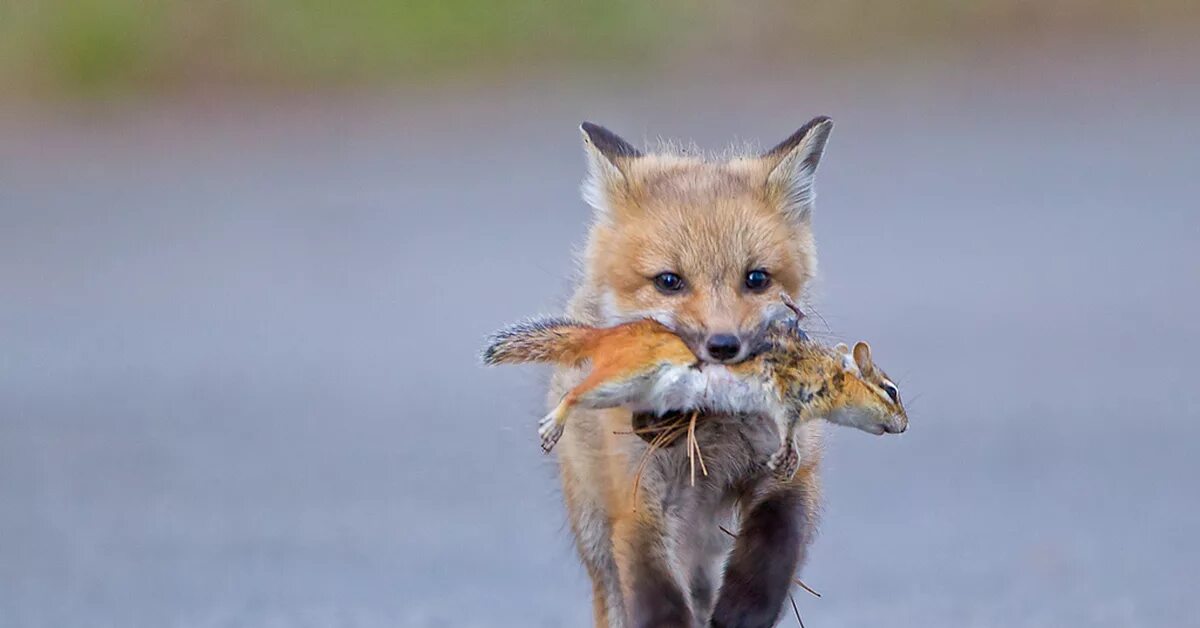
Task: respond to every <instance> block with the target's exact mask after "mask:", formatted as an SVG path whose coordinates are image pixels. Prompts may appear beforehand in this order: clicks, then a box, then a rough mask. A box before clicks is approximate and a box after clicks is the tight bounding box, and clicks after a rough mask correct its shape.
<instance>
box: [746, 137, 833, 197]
mask: <svg viewBox="0 0 1200 628" xmlns="http://www.w3.org/2000/svg"><path fill="white" fill-rule="evenodd" d="M831 131H833V120H832V119H830V118H828V117H826V116H818V117H816V118H813V119H812V120H809V121H808V123H807V124H805V125H804V126H802V127H800V129H799V130H798V131H796V132H795V133H793V134H792V135H791V137H789V138H787V139H786V140H783V141H782V142H780V143H779V144H778V145H777V146H775V148H772V149H771V150H769V151H767V152H766V153H763V155H762V157H761V159H762V160H763V161H765V162H766V163H767V167H768V168H770V171H769V172H768V174H767V189H768V191H769V192H770V193H771V194H773V195H776V197H777V198H778V199H779V202H780V204H781V205H782V207H783V210H784V211H785V212H786V213H787V214H788V215H789V216H791V217H793V218H795V219H797V220H808V218H809V216H811V214H812V207H813V199H814V198H815V197H816V192H815V191H814V189H813V179H814V178H815V176H816V174H817V164H819V163H820V162H821V155H822V154H824V152H825V143H826V142H827V141H828V140H829V133H830V132H831Z"/></svg>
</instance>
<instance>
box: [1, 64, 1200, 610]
mask: <svg viewBox="0 0 1200 628" xmlns="http://www.w3.org/2000/svg"><path fill="white" fill-rule="evenodd" d="M1172 58H1173V59H1175V60H1178V57H1172ZM1170 61H1171V60H1170V59H1167V60H1162V59H1158V58H1156V57H1153V56H1145V55H1143V56H1136V55H1135V56H1132V57H1126V56H1122V55H1119V54H1115V53H1114V55H1113V56H1110V57H1093V56H1087V55H1084V56H1080V57H1079V58H1076V59H1071V58H1064V59H1062V60H1058V61H1055V62H1054V63H1049V62H1047V61H1045V60H1043V59H1038V58H1025V59H1016V60H1013V61H1012V65H1011V66H1007V65H1002V64H998V63H990V64H989V63H981V64H976V65H972V66H964V67H963V68H958V69H955V68H948V69H944V70H938V71H931V70H929V69H928V68H927V69H926V70H921V71H918V70H909V71H904V70H895V69H893V70H889V71H886V72H884V71H877V72H864V73H859V74H851V75H846V74H842V75H838V76H828V77H820V76H817V77H808V76H791V75H790V74H788V73H786V72H784V73H780V74H779V75H778V76H776V77H774V78H769V77H767V76H745V75H741V76H730V77H729V78H728V79H727V80H716V79H712V78H704V79H703V80H701V79H700V78H695V77H693V79H686V78H684V79H677V80H674V81H663V82H655V81H645V80H643V81H641V82H634V83H633V84H626V85H621V86H615V84H613V83H603V84H591V83H589V82H587V81H583V80H580V79H579V78H578V77H576V78H575V79H572V80H571V81H567V82H565V83H556V82H552V81H543V82H531V83H529V84H527V85H509V86H505V87H503V88H495V89H489V88H459V89H448V90H445V91H444V92H438V93H436V94H433V95H430V94H428V93H425V94H422V95H420V96H415V95H407V94H405V93H403V92H400V93H390V94H383V95H379V94H376V95H364V96H359V97H351V98H344V99H335V98H329V99H303V98H300V99H294V100H289V101H287V102H282V101H275V100H271V101H267V102H239V103H231V102H228V101H225V100H219V99H214V100H212V101H208V100H205V99H203V98H196V99H192V100H188V101H186V102H157V103H138V104H136V105H134V106H131V107H128V108H119V109H102V110H95V109H91V108H89V109H86V110H67V109H48V110H45V111H40V112H30V111H27V110H26V111H22V112H15V113H14V112H9V113H6V114H5V115H4V116H3V119H2V120H0V626H6V627H8V626H11V627H63V626H88V627H93V626H94V627H102V626H114V627H122V628H132V627H136V626H147V627H149V626H154V627H159V626H186V627H203V626H256V627H271V626H363V627H375V626H420V627H425V626H429V627H434V626H523V627H524V626H580V625H585V624H586V623H587V621H588V620H589V614H590V601H589V597H588V595H589V594H588V591H589V588H588V585H587V582H586V578H585V576H584V574H583V572H582V570H581V569H580V567H579V566H578V565H577V563H576V562H575V558H574V555H573V550H572V548H571V545H570V540H569V536H568V534H567V532H566V530H565V529H564V525H563V524H564V517H563V514H562V508H561V505H560V502H559V496H558V488H557V480H556V476H555V472H554V465H553V462H552V460H550V459H548V458H546V457H544V456H542V455H541V453H540V452H539V450H538V447H537V440H536V437H535V423H536V420H537V417H538V416H540V414H541V394H542V393H541V390H542V385H543V380H544V376H545V373H543V372H538V371H536V370H535V369H498V370H484V369H482V368H481V367H479V366H478V365H477V361H476V352H477V350H478V349H479V347H480V344H481V340H482V338H483V336H484V335H485V334H486V333H488V332H489V331H491V330H493V329H494V328H496V327H498V326H500V325H502V324H505V323H507V322H510V321H512V320H514V319H517V318H520V317H522V316H526V315H529V314H533V313H537V312H539V311H540V312H554V311H556V310H557V309H558V308H559V307H561V304H562V302H563V300H564V299H565V297H566V296H567V295H568V294H569V291H570V285H571V284H570V277H571V275H572V273H573V269H574V266H573V262H572V258H571V252H572V249H573V247H576V246H578V244H579V243H580V241H581V238H582V235H583V232H584V228H585V225H586V221H587V219H588V213H587V210H586V208H585V207H584V205H583V203H582V202H580V201H579V200H578V190H577V186H578V182H579V180H580V178H581V175H582V171H583V159H582V155H581V151H580V146H579V140H578V135H577V131H576V128H575V127H576V125H577V124H578V123H579V121H580V120H583V119H592V120H596V121H598V122H602V123H605V124H607V125H608V126H610V127H611V128H613V129H614V130H617V131H618V132H620V133H622V134H624V135H625V136H626V137H628V138H630V139H633V140H640V139H642V138H647V137H649V138H652V137H655V136H658V135H660V134H661V135H663V136H667V137H685V138H690V139H694V140H695V141H696V142H697V143H698V144H699V145H701V146H704V147H707V148H713V149H719V148H722V147H724V146H726V145H727V144H728V142H729V141H730V140H731V139H737V140H738V141H741V140H742V139H747V138H749V139H753V140H756V141H757V142H758V143H760V144H762V145H770V144H773V143H774V142H776V141H778V140H779V139H781V138H783V137H785V136H786V135H787V134H789V133H790V132H791V131H792V130H794V129H795V128H796V127H798V126H799V125H800V124H802V123H803V122H804V121H805V120H807V119H808V118H809V117H811V116H813V115H816V114H830V115H833V116H834V117H835V119H836V121H837V128H836V130H835V131H834V135H833V137H832V140H831V142H830V145H829V150H828V152H827V154H826V159H825V161H824V162H823V164H822V170H821V172H820V174H819V179H818V187H819V189H820V194H821V196H820V199H819V201H818V207H817V213H816V217H815V221H816V229H817V237H818V242H819V245H820V251H821V279H820V281H819V282H818V284H817V286H816V287H815V290H814V301H815V303H816V305H817V309H818V311H819V312H820V313H821V315H822V316H823V318H824V319H825V321H827V323H828V331H829V332H831V333H833V334H835V335H838V336H840V337H843V338H845V339H850V340H853V339H858V338H867V339H870V340H871V341H872V344H873V345H874V348H875V351H876V353H877V356H878V357H879V359H880V361H881V362H883V363H886V364H887V365H888V369H889V370H890V371H891V372H892V373H893V374H894V375H896V376H897V378H898V379H899V380H900V384H901V389H902V390H903V391H904V394H905V395H906V397H907V398H908V399H909V400H911V406H912V409H911V416H912V426H911V429H910V430H909V432H908V433H906V434H904V435H903V436H901V437H896V438H887V439H876V438H872V437H868V436H866V435H864V434H861V433H858V432H851V431H848V430H832V431H831V435H832V438H831V441H832V442H831V444H830V448H829V453H828V456H827V460H828V463H827V465H826V467H825V470H824V477H825V482H826V492H827V508H826V512H825V516H824V523H823V528H822V534H821V536H820V538H819V539H818V541H817V543H816V545H815V547H814V550H813V554H812V559H811V561H810V563H809V565H808V567H807V569H806V570H805V572H804V579H805V581H807V582H808V583H809V584H810V585H812V586H813V587H815V588H816V589H818V590H819V591H821V592H822V593H823V594H824V597H823V598H821V599H815V598H811V597H808V596H806V595H798V596H797V601H798V602H799V604H800V607H801V610H802V612H803V614H804V618H805V623H806V625H808V626H809V627H810V628H813V627H815V628H823V627H824V628H831V627H833V626H878V625H888V626H894V627H904V626H913V627H918V626H920V627H925V626H955V627H963V626H1084V625H1086V626H1197V625H1200V623H1197V622H1198V621H1200V620H1198V619H1197V618H1200V598H1197V596H1196V594H1195V584H1196V579H1195V570H1196V565H1197V563H1198V562H1200V535H1198V534H1197V531H1200V500H1198V495H1200V492H1198V491H1197V489H1196V487H1195V486H1194V482H1195V481H1196V479H1197V478H1200V455H1198V454H1200V386H1197V379H1198V378H1200V369H1197V367H1196V364H1197V361H1196V358H1195V354H1196V352H1197V350H1200V246H1197V242H1198V241H1200V201H1198V200H1197V199H1200V176H1198V174H1197V173H1198V170H1197V169H1198V167H1200V148H1198V147H1200V123H1197V118H1196V112H1197V111H1200V86H1198V85H1197V83H1196V82H1195V81H1194V80H1192V81H1191V82H1190V83H1189V82H1188V81H1186V80H1183V79H1184V77H1185V76H1186V71H1185V70H1186V69H1187V68H1188V67H1190V68H1191V70H1190V71H1191V72H1194V68H1195V66H1194V64H1193V65H1191V66H1188V65H1187V64H1176V65H1172V64H1171V62H1170ZM980 66H982V67H980ZM1172 68H1177V69H1178V71H1176V70H1175V69H1172ZM1194 76H1195V75H1194V74H1192V77H1193V78H1194ZM792 621H793V620H791V619H785V620H784V622H783V624H784V625H790V623H791V622H792Z"/></svg>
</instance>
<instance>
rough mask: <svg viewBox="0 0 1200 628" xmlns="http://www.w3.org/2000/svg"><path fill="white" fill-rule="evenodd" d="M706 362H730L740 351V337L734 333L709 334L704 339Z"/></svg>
mask: <svg viewBox="0 0 1200 628" xmlns="http://www.w3.org/2000/svg"><path fill="white" fill-rule="evenodd" d="M704 353H706V354H707V355H705V356H702V357H703V358H704V359H705V361H707V362H731V361H733V360H734V359H735V358H737V357H738V356H739V355H741V353H742V339H741V338H739V337H737V336H736V335H734V334H711V335H710V336H709V337H708V338H707V339H706V340H705V341H704Z"/></svg>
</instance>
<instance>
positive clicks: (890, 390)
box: [879, 381, 900, 403]
mask: <svg viewBox="0 0 1200 628" xmlns="http://www.w3.org/2000/svg"><path fill="white" fill-rule="evenodd" d="M879 387H880V388H882V389H883V392H885V393H887V396H889V397H891V398H892V403H900V390H899V389H898V388H896V385H895V384H893V383H891V382H887V381H885V382H884V383H882V384H880V385H879Z"/></svg>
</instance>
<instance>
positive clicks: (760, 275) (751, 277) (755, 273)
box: [746, 268, 771, 292]
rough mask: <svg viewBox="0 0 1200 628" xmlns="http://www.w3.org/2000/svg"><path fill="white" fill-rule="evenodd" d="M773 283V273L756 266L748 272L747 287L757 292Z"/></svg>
mask: <svg viewBox="0 0 1200 628" xmlns="http://www.w3.org/2000/svg"><path fill="white" fill-rule="evenodd" d="M769 285H771V275H770V274H769V273H767V271H765V270H763V269H761V268H756V269H754V270H752V271H750V272H748V273H746V287H747V288H749V289H750V290H753V291H755V292H760V291H762V290H765V289H766V287H767V286H769Z"/></svg>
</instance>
